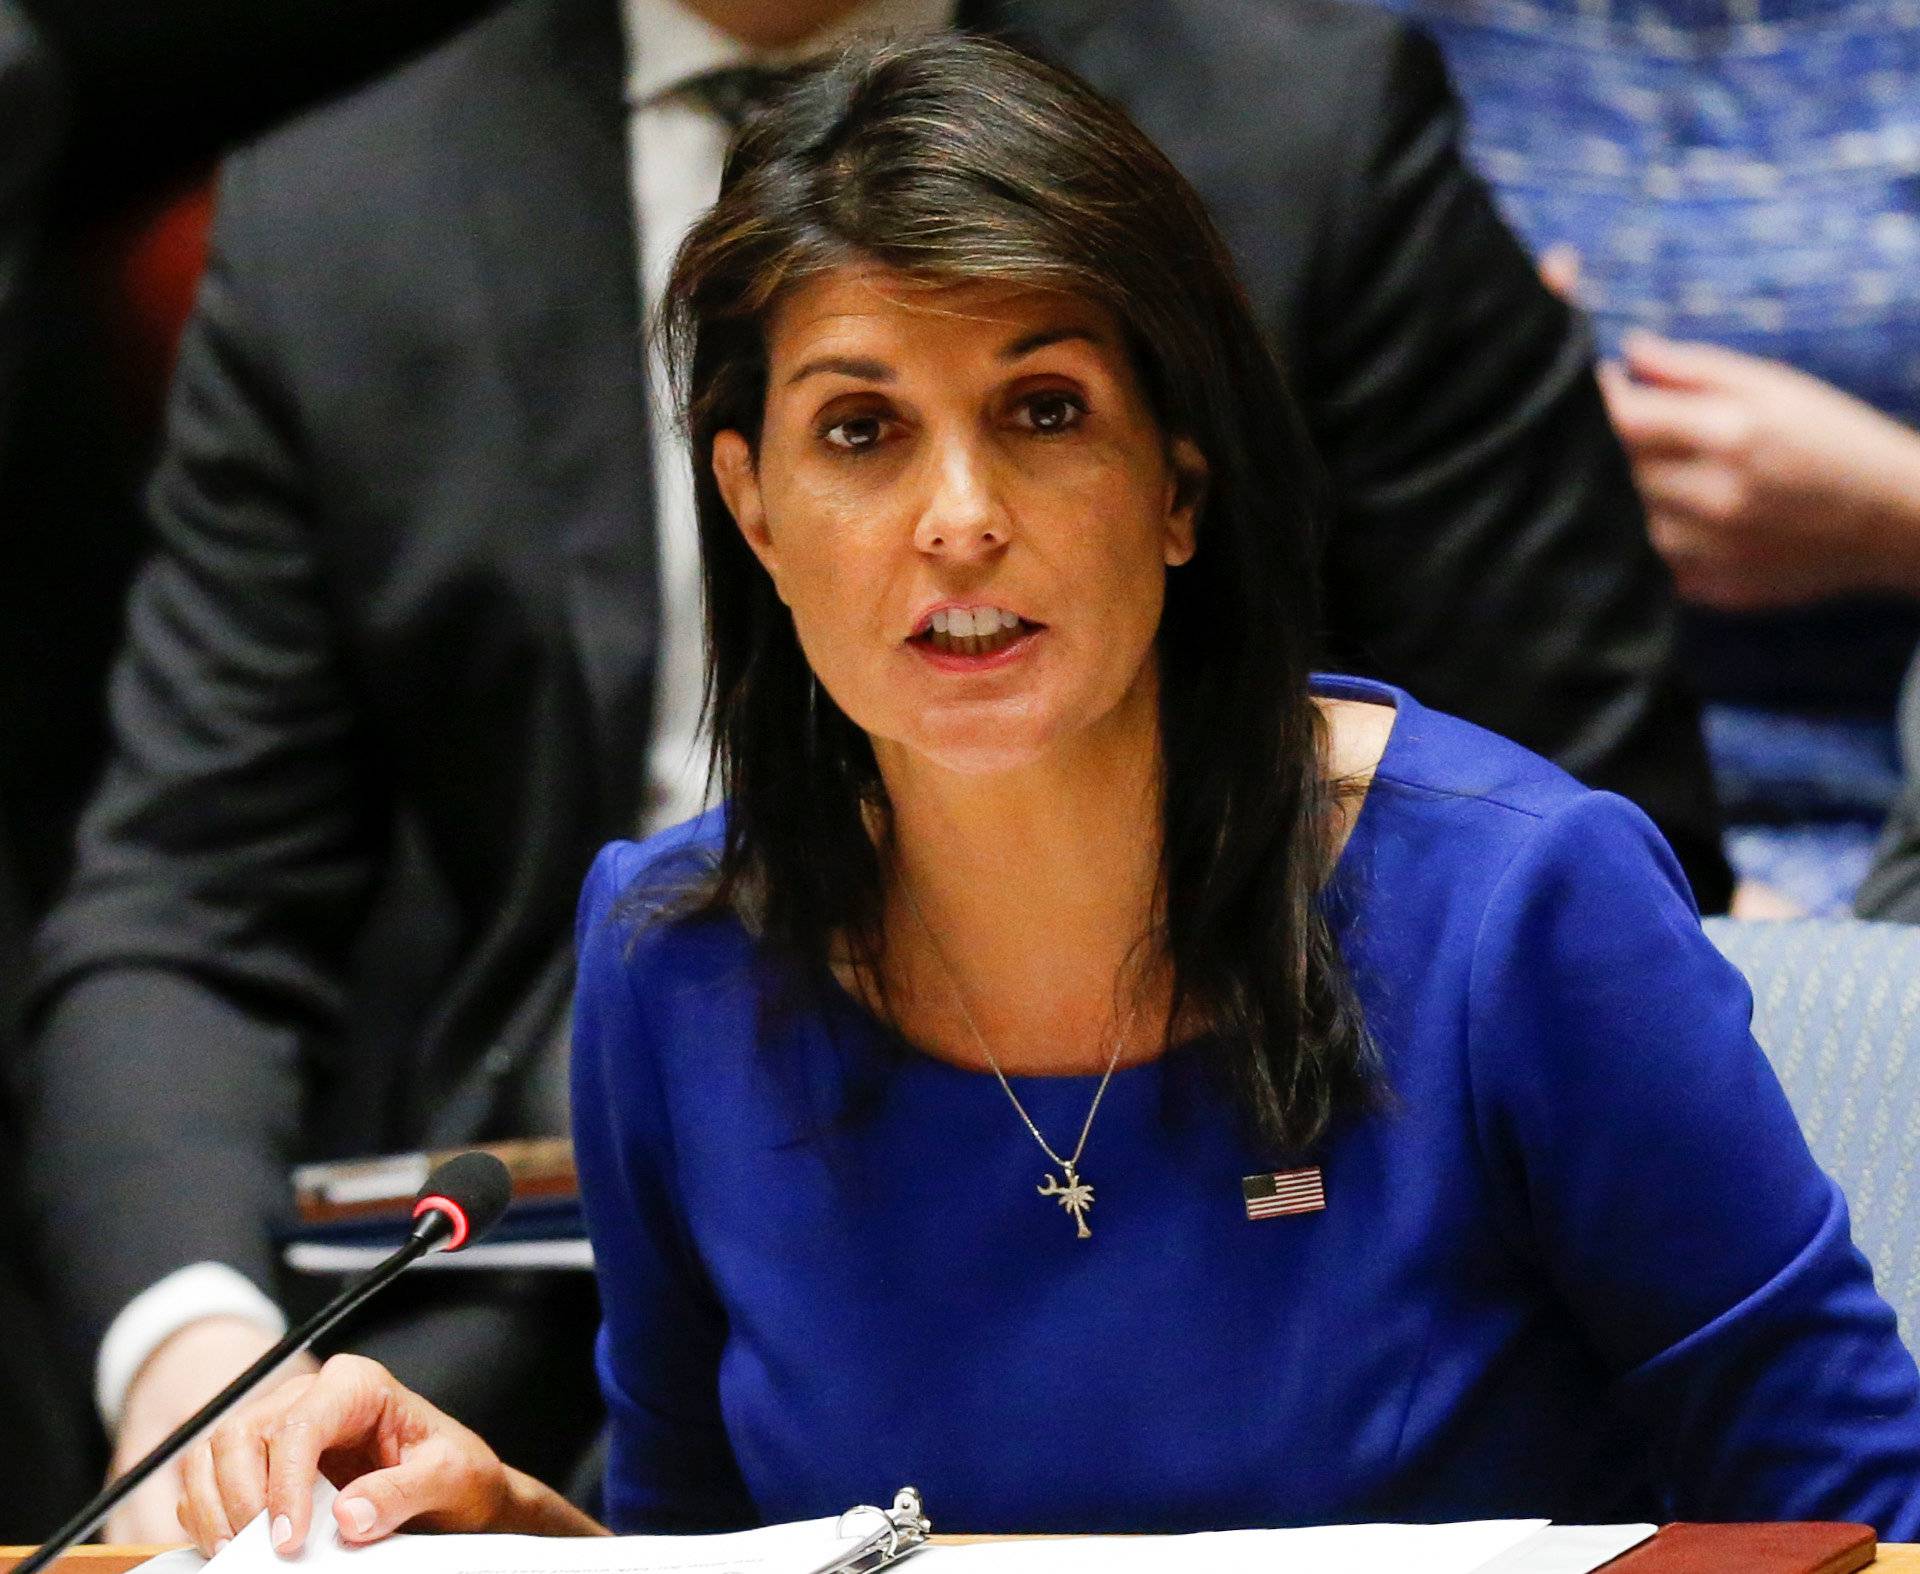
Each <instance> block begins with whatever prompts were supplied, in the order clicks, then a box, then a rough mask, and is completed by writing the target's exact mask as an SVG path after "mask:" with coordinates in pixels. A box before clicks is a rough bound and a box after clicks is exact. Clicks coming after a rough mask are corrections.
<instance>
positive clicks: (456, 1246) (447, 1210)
mask: <svg viewBox="0 0 1920 1574" xmlns="http://www.w3.org/2000/svg"><path fill="white" fill-rule="evenodd" d="M423 1213H444V1214H446V1215H447V1217H448V1218H450V1219H452V1220H453V1239H452V1240H450V1241H448V1242H447V1244H446V1245H445V1246H444V1247H442V1248H441V1249H442V1250H443V1251H449V1252H457V1251H459V1250H460V1248H461V1247H462V1246H465V1245H466V1244H467V1210H466V1209H465V1208H463V1207H461V1206H460V1204H459V1203H457V1202H455V1201H454V1200H453V1199H452V1198H451V1197H439V1196H435V1197H422V1198H421V1199H420V1200H419V1201H418V1202H416V1203H415V1204H414V1205H413V1216H414V1217H415V1218H416V1219H417V1218H419V1217H420V1215H421V1214H423Z"/></svg>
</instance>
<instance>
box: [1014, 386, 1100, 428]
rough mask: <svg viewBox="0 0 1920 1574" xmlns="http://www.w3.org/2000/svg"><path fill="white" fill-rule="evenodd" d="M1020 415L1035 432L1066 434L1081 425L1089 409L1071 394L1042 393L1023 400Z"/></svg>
mask: <svg viewBox="0 0 1920 1574" xmlns="http://www.w3.org/2000/svg"><path fill="white" fill-rule="evenodd" d="M1020 413H1021V416H1022V418H1023V420H1024V423H1025V424H1026V425H1027V426H1028V427H1029V428H1030V429H1031V430H1033V431H1036V432H1065V431H1070V430H1072V429H1073V428H1074V427H1076V426H1078V425H1079V424H1080V420H1081V417H1083V416H1084V415H1085V414H1086V413H1087V407H1086V405H1085V404H1084V403H1083V402H1082V401H1081V400H1079V399H1078V398H1076V397H1075V396H1074V395H1072V394H1069V393H1041V394H1033V395H1031V396H1030V397H1028V398H1026V399H1023V400H1021V402H1020Z"/></svg>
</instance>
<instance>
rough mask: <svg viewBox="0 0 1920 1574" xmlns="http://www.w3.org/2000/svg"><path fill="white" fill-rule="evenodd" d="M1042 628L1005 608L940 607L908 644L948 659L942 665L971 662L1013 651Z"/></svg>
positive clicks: (931, 654) (968, 663)
mask: <svg viewBox="0 0 1920 1574" xmlns="http://www.w3.org/2000/svg"><path fill="white" fill-rule="evenodd" d="M1044 627H1045V625H1044V624H1041V623H1029V622H1028V621H1027V620H1026V619H1025V618H1023V617H1021V616H1020V615H1019V614H1018V613H1015V612H1010V611H1008V610H1007V609H1006V608H1004V607H942V608H941V609H940V610H939V611H937V612H935V613H934V614H933V615H932V616H931V617H930V618H928V619H927V621H926V623H925V624H924V625H923V626H922V627H921V629H920V630H919V631H918V632H917V633H915V634H914V635H913V636H912V637H911V638H910V639H909V640H908V641H907V643H908V644H910V645H912V646H914V647H916V648H917V649H919V650H920V651H922V652H923V653H925V654H926V655H929V656H934V657H944V658H947V659H946V660H943V661H941V662H939V665H941V666H946V665H949V663H951V664H953V665H971V664H973V663H975V662H980V661H985V660H987V659H989V658H991V657H994V656H1000V655H1004V654H1006V653H1008V652H1010V651H1012V650H1013V649H1014V648H1015V647H1016V646H1018V645H1020V644H1022V643H1023V642H1024V641H1026V640H1027V639H1029V638H1031V637H1032V636H1033V635H1034V634H1036V633H1038V632H1039V631H1040V630H1041V629H1042V628H1044Z"/></svg>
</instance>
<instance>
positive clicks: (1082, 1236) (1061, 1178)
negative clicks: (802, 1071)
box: [900, 880, 1140, 1241]
mask: <svg viewBox="0 0 1920 1574" xmlns="http://www.w3.org/2000/svg"><path fill="white" fill-rule="evenodd" d="M900 893H901V895H903V896H904V897H906V899H907V906H908V908H909V909H911V910H912V913H913V917H914V922H915V923H917V924H919V926H920V932H921V933H922V934H923V935H925V936H926V937H927V944H928V945H930V946H932V947H933V954H934V957H935V959H936V960H937V961H938V962H939V963H940V970H941V971H942V972H943V973H945V974H946V975H947V988H948V989H950V990H951V991H952V992H953V1003H954V1004H955V1005H957V1006H958V1007H959V1008H960V1020H961V1021H963V1022H965V1023H966V1024H967V1031H968V1032H969V1033H971V1034H972V1035H973V1041H974V1042H975V1043H976V1044H978V1045H979V1046H980V1053H981V1054H982V1055H984V1056H986V1058H987V1064H988V1065H989V1066H991V1067H992V1068H993V1075H994V1080H996V1081H997V1082H998V1083H999V1084H1000V1091H1001V1092H1002V1093H1004V1094H1006V1096H1007V1102H1008V1103H1009V1104H1011V1105H1012V1106H1013V1112H1014V1113H1015V1114H1016V1115H1018V1116H1019V1117H1020V1123H1021V1124H1022V1125H1023V1126H1025V1127H1026V1128H1027V1130H1028V1132H1030V1133H1031V1134H1032V1136H1033V1140H1034V1141H1035V1142H1037V1143H1039V1144H1040V1151H1041V1152H1042V1153H1044V1154H1046V1156H1047V1157H1048V1158H1049V1159H1051V1160H1052V1161H1053V1163H1054V1165H1055V1167H1057V1168H1058V1169H1059V1171H1060V1174H1059V1175H1051V1174H1050V1175H1048V1176H1047V1177H1046V1179H1045V1180H1043V1181H1042V1182H1041V1183H1040V1185H1039V1186H1038V1187H1036V1188H1035V1189H1036V1190H1037V1191H1038V1192H1039V1194H1040V1195H1041V1196H1042V1197H1052V1198H1055V1199H1057V1200H1058V1202H1059V1204H1060V1206H1061V1207H1062V1208H1064V1209H1066V1211H1067V1212H1068V1213H1069V1214H1071V1215H1072V1216H1073V1223H1074V1235H1075V1238H1076V1239H1079V1240H1083V1241H1084V1240H1086V1239H1088V1238H1089V1237H1090V1236H1091V1235H1092V1234H1093V1231H1092V1230H1091V1229H1089V1228H1088V1227H1087V1210H1088V1209H1089V1208H1091V1207H1092V1206H1093V1188H1092V1187H1091V1186H1089V1185H1088V1184H1087V1183H1086V1182H1085V1181H1083V1180H1082V1179H1081V1178H1080V1155H1081V1154H1083V1153H1085V1152H1086V1151H1087V1133H1088V1132H1090V1131H1092V1130H1093V1117H1094V1116H1095V1115H1097V1114H1099V1113H1100V1101H1101V1099H1103V1098H1105V1097H1106V1096H1107V1084H1108V1083H1109V1082H1111V1081H1112V1080H1113V1068H1114V1067H1115V1066H1117V1065H1118V1064H1119V1063H1120V1051H1121V1049H1122V1048H1123V1047H1124V1046H1125V1045H1126V1042H1127V1035H1128V1034H1129V1033H1131V1032H1132V1031H1133V1024H1134V1021H1135V1020H1136V1019H1137V1018H1138V1017H1139V1015H1140V1001H1139V999H1138V997H1136V998H1135V1000H1134V1002H1133V1009H1132V1010H1130V1011H1129V1012H1128V1013H1127V1019H1126V1021H1125V1022H1123V1023H1122V1024H1121V1025H1120V1031H1119V1032H1117V1033H1116V1034H1114V1036H1113V1050H1112V1052H1111V1053H1110V1054H1109V1055H1108V1056H1107V1069H1106V1070H1105V1071H1104V1072H1102V1073H1101V1075H1100V1086H1099V1087H1097V1088H1095V1089H1094V1091H1093V1102H1092V1103H1091V1104H1089V1105H1088V1106H1087V1118H1086V1119H1085V1120H1083V1121H1082V1122H1081V1123H1080V1140H1079V1141H1078V1142H1076V1143H1075V1144H1074V1145H1073V1157H1072V1158H1070V1159H1063V1158H1061V1157H1060V1155H1059V1154H1057V1153H1055V1152H1054V1151H1053V1147H1052V1145H1051V1144H1050V1143H1048V1141H1047V1139H1046V1138H1045V1137H1044V1136H1042V1135H1041V1134H1040V1128H1039V1127H1038V1126H1036V1125H1035V1124H1034V1121H1033V1117H1032V1116H1031V1115H1029V1114H1028V1113H1027V1107H1026V1105H1024V1104H1022V1103H1021V1102H1020V1098H1019V1095H1018V1094H1016V1093H1015V1092H1014V1091H1013V1084H1012V1083H1010V1082H1008V1081H1007V1074H1006V1073H1005V1072H1004V1071H1002V1070H1001V1069H1000V1062H999V1061H998V1060H997V1059H995V1058H994V1053H993V1047H992V1046H991V1045H990V1044H988V1043H987V1036H986V1034H984V1033H982V1032H981V1031H980V1024H979V1023H977V1022H975V1021H974V1020H973V1013H972V1012H971V1011H969V1010H968V1009H967V997H966V995H965V994H964V993H963V992H962V991H961V988H960V975H959V974H958V973H956V972H955V971H954V969H953V964H952V963H951V962H950V961H948V960H947V953H946V951H945V949H944V948H943V947H942V946H941V944H940V940H939V937H938V936H937V935H935V934H934V932H933V926H932V925H931V924H929V923H928V922H927V915H926V914H925V913H923V912H921V911H920V904H919V903H918V902H917V901H915V900H914V896H913V889H912V887H911V886H909V885H908V884H907V883H906V881H904V880H902V881H901V882H900Z"/></svg>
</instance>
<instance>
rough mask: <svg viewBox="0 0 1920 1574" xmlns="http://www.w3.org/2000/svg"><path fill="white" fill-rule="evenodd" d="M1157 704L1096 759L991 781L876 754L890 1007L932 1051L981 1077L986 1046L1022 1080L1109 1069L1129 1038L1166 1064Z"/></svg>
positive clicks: (1062, 757)
mask: <svg viewBox="0 0 1920 1574" xmlns="http://www.w3.org/2000/svg"><path fill="white" fill-rule="evenodd" d="M1157 704H1158V701H1157V696H1156V695H1154V694H1152V693H1147V694H1144V695H1137V696H1135V697H1133V699H1131V700H1130V701H1129V702H1127V706H1126V707H1124V708H1127V709H1131V710H1132V712H1133V713H1132V714H1130V715H1122V716H1118V717H1115V718H1114V719H1113V725H1112V726H1110V727H1107V728H1103V729H1100V731H1099V735H1097V736H1087V737H1084V738H1083V739H1082V741H1081V742H1082V746H1079V747H1076V748H1075V749H1073V750H1071V751H1063V752H1062V753H1060V754H1057V755H1049V756H1047V757H1045V758H1043V759H1041V760H1039V761H1036V762H1034V763H1032V764H1031V765H1028V766H1024V767H1021V768H1019V769H1016V770H1011V771H1006V772H999V773H994V774H991V775H979V776H975V775H961V774H957V773H954V772H951V771H945V770H941V769H939V768H938V767H937V766H934V765H933V764H931V763H930V762H928V761H926V760H925V759H924V758H920V757H909V756H905V755H904V751H898V750H893V749H889V748H888V747H887V746H885V745H884V744H883V745H880V746H879V747H878V748H877V749H876V753H877V754H878V756H879V760H880V767H881V772H882V775H883V777H884V779H885V781H886V785H887V793H888V798H889V801H890V804H891V808H892V816H891V843H892V846H891V851H892V854H893V856H892V879H891V882H890V889H889V892H888V898H887V914H886V941H887V963H886V971H887V985H888V993H889V1005H890V1007H891V1008H892V1010H893V1012H894V1015H895V1017H896V1019H897V1020H899V1022H900V1025H901V1026H902V1028H903V1029H904V1030H905V1031H906V1032H907V1034H908V1036H909V1037H910V1038H912V1039H913V1040H914V1041H915V1042H916V1043H919V1044H920V1045H921V1047H923V1048H925V1049H927V1050H928V1051H929V1052H931V1053H934V1054H938V1055H940V1056H941V1057H942V1058H945V1059H951V1060H955V1061H957V1062H959V1063H961V1064H966V1065H984V1063H985V1055H984V1053H983V1051H982V1050H981V1047H980V1043H979V1038H984V1039H985V1040H986V1041H987V1045H988V1047H989V1049H990V1050H991V1052H992V1057H993V1059H994V1060H996V1061H998V1062H999V1064H1000V1066H1001V1068H1002V1069H1003V1070H1005V1071H1007V1072H1009V1073H1016V1074H1017V1073H1021V1072H1026V1073H1033V1074H1060V1073H1072V1072H1085V1071H1099V1070H1101V1069H1103V1068H1104V1067H1105V1065H1106V1062H1107V1058H1108V1056H1109V1054H1110V1053H1111V1052H1112V1048H1113V1042H1114V1037H1115V1034H1116V1033H1117V1032H1119V1033H1123V1034H1124V1038H1125V1043H1124V1044H1123V1045H1122V1047H1121V1058H1122V1061H1123V1062H1126V1061H1132V1060H1138V1059H1143V1058H1147V1057H1148V1056H1150V1055H1151V1054H1152V1053H1153V1052H1154V1051H1155V1050H1157V1048H1158V1047H1159V1045H1160V1043H1161V1042H1162V1040H1163V1035H1164V1031H1165V1012H1166V994H1167V987H1168V985H1169V984H1170V978H1169V977H1168V976H1167V974H1166V969H1165V968H1164V967H1163V966H1162V965H1161V964H1160V960H1159V958H1158V956H1157V953H1156V952H1155V951H1154V950H1153V949H1152V948H1151V947H1150V946H1147V945H1143V944H1142V941H1144V940H1146V939H1147V938H1148V937H1149V935H1150V934H1151V932H1152V931H1153V929H1154V927H1155V923H1154V919H1155V913H1154V900H1155V895H1156V890H1157V887H1158V880H1159V873H1160V842H1161V822H1160V803H1161V763H1160V748H1159V725H1158V716H1157ZM1143 971H1144V975H1145V976H1144V977H1143ZM963 1006H964V1009H963ZM969 1018H971V1024H970V1023H969V1020H968V1019H969ZM976 1025H977V1028H978V1033H979V1038H976V1037H975V1034H974V1026H976Z"/></svg>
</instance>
